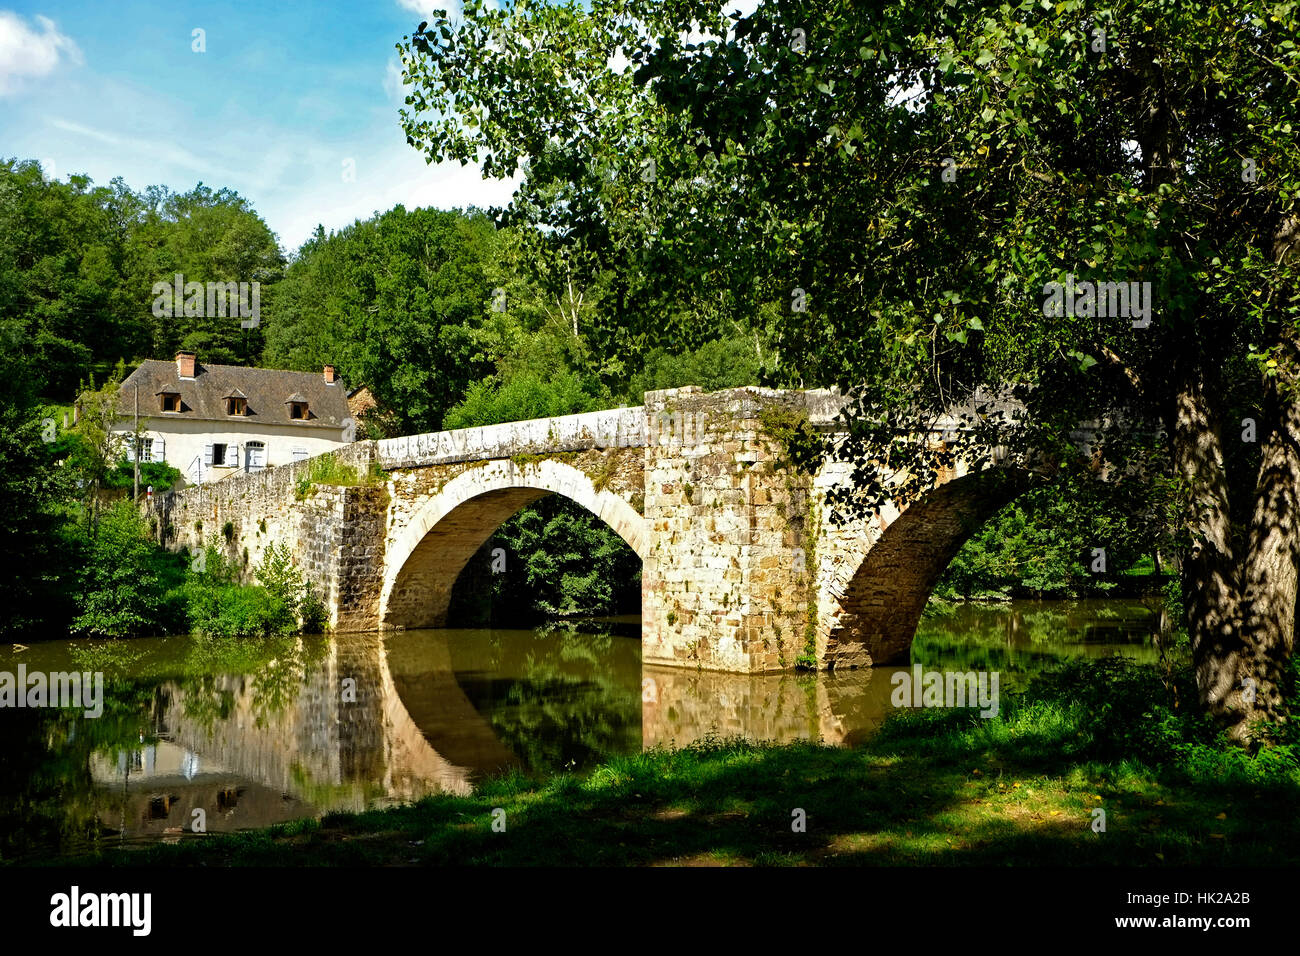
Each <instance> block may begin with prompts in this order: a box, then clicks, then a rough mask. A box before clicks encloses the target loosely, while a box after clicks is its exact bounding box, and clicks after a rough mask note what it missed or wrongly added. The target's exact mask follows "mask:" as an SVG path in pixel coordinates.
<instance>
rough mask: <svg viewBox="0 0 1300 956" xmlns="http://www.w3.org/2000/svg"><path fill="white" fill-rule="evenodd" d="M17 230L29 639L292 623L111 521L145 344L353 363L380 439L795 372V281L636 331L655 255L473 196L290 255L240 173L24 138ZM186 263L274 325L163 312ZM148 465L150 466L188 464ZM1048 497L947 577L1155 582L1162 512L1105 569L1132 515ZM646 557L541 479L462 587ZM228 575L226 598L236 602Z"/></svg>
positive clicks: (575, 575)
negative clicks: (117, 424) (494, 566)
mask: <svg viewBox="0 0 1300 956" xmlns="http://www.w3.org/2000/svg"><path fill="white" fill-rule="evenodd" d="M0 246H3V248H2V249H0V329H2V330H3V335H4V339H5V342H6V347H5V349H4V351H3V357H2V358H0V363H3V366H4V369H3V370H4V372H5V373H6V374H5V378H6V381H8V382H10V383H11V395H13V396H14V399H13V400H12V401H11V402H9V403H7V405H6V407H5V410H4V412H3V419H2V420H0V484H3V488H2V489H0V491H2V492H3V494H2V498H3V505H0V508H3V515H2V516H0V521H2V522H3V531H4V534H5V536H6V538H8V539H9V541H10V542H11V544H10V545H9V546H7V547H6V548H5V549H4V558H3V559H0V560H2V561H3V563H4V568H3V574H4V579H5V582H6V585H7V586H8V587H9V589H10V594H11V595H13V600H11V602H10V603H9V605H8V607H7V609H6V610H5V612H4V613H3V615H0V617H2V618H3V622H2V623H3V627H4V629H5V630H7V631H11V632H17V633H23V634H27V635H29V636H30V635H32V634H33V632H34V631H35V630H36V629H40V628H49V629H51V632H52V633H59V632H60V631H61V630H63V629H65V628H67V627H72V628H73V629H74V630H78V631H81V632H85V633H91V634H103V635H121V634H130V633H142V632H149V631H152V630H167V629H173V630H181V629H186V628H188V627H196V628H209V629H212V628H216V629H221V628H228V629H229V628H232V627H233V628H234V629H235V630H239V629H240V627H242V628H243V629H244V630H257V629H259V628H262V629H265V628H268V627H272V626H273V625H274V626H279V625H283V623H284V620H285V614H284V612H283V611H282V610H280V611H275V612H273V613H271V614H270V619H271V621H272V623H271V624H268V622H267V621H265V620H262V619H260V618H258V617H257V615H255V614H252V615H251V616H250V613H249V611H248V607H247V606H246V605H248V603H249V602H250V601H251V600H252V599H251V598H249V597H248V596H247V595H245V596H243V597H240V593H239V591H238V586H237V585H236V584H235V583H234V581H233V578H232V576H231V573H230V571H229V569H225V570H224V571H223V569H222V568H221V567H220V565H219V562H218V563H215V564H214V565H213V566H212V567H211V568H210V569H208V570H207V571H206V572H205V574H206V576H205V577H204V581H206V582H207V586H208V587H207V591H206V592H204V593H205V594H206V595H207V596H206V597H202V596H196V595H195V594H194V593H191V592H193V591H194V588H195V584H194V582H193V581H189V580H188V579H187V575H186V571H185V568H184V567H183V566H182V564H179V563H178V561H177V559H173V558H170V557H168V556H165V555H161V554H155V553H153V551H152V550H151V549H150V548H149V547H147V546H146V544H147V542H146V543H140V542H138V541H135V539H136V538H140V537H141V536H142V535H143V534H144V532H143V529H141V528H139V527H137V525H138V522H134V521H133V519H132V517H131V516H130V514H129V513H127V510H124V509H117V510H115V511H113V512H112V514H110V515H106V516H105V520H103V521H101V520H100V515H99V514H98V509H99V508H100V501H99V496H100V495H101V494H102V491H103V489H110V488H118V489H122V488H129V487H130V485H131V474H130V468H129V467H128V466H127V465H126V464H125V463H124V462H123V461H121V460H106V458H105V455H106V452H105V432H106V426H107V422H106V421H104V420H103V419H104V415H108V414H110V412H109V411H108V409H109V408H110V407H111V393H112V391H113V388H114V385H115V383H116V382H117V381H120V379H121V377H122V376H123V374H124V373H125V372H126V371H129V369H130V368H131V367H132V366H133V365H134V364H135V363H136V362H138V361H139V360H141V359H144V358H168V357H170V356H171V355H172V354H174V353H175V351H176V350H177V349H180V348H184V349H189V350H192V351H194V352H196V353H197V354H198V355H199V356H200V357H201V359H202V360H203V361H205V362H208V363H212V364H243V365H258V366H264V367H270V368H289V369H300V370H314V369H319V368H320V367H321V366H323V365H325V364H327V363H328V364H332V365H334V366H336V367H337V368H338V369H339V372H340V374H341V376H342V377H343V379H344V381H345V382H346V383H347V384H348V385H349V386H355V385H360V384H366V385H368V386H369V387H370V389H371V391H372V393H373V394H374V396H375V398H376V400H377V402H378V404H377V407H376V408H375V409H374V410H372V411H371V412H370V413H368V414H367V415H366V416H365V417H364V419H363V421H362V426H363V427H362V429H361V433H362V434H364V435H366V436H369V437H384V436H387V435H395V434H406V433H411V432H417V431H432V430H437V429H440V428H460V427H468V426H473V425H484V424H492V423H497V422H503V421H512V420H519V419H526V418H535V417H542V416H549V415H564V414H571V413H575V412H582V411H589V410H593V409H598V408H608V407H614V406H617V405H620V404H637V403H639V402H640V401H641V397H642V394H643V393H644V391H646V390H647V389H656V388H671V387H676V386H680V385H687V384H692V385H700V386H702V387H704V388H705V389H718V388H725V387H729V386H736V385H748V384H766V383H772V382H775V381H778V380H779V362H778V355H777V353H776V351H775V349H774V347H773V345H772V329H773V325H774V322H775V321H776V317H777V314H778V311H779V304H778V303H777V302H776V301H775V300H770V301H763V300H755V301H753V302H750V303H747V308H746V309H745V310H738V309H737V307H736V303H735V302H728V303H726V307H725V308H721V307H719V306H718V305H717V303H715V302H711V301H709V297H708V296H705V295H700V296H682V297H677V298H673V299H658V300H655V301H654V302H652V303H650V304H649V305H647V304H646V303H642V305H640V306H637V308H646V307H651V308H654V309H657V310H660V311H661V313H662V321H657V322H654V323H644V324H641V326H640V327H641V328H643V329H644V331H641V332H639V333H637V334H633V333H632V331H631V329H632V328H633V326H632V325H629V324H626V323H623V322H620V321H619V316H620V315H622V314H624V313H625V312H626V310H627V309H628V308H629V307H630V306H629V302H630V301H631V299H630V298H629V297H637V296H640V297H642V298H646V297H648V296H649V295H650V292H649V291H648V290H646V289H644V288H639V287H638V285H637V277H636V275H635V274H631V275H630V274H629V273H627V272H626V271H623V272H619V271H618V270H614V269H612V268H600V267H599V265H598V262H597V260H596V259H595V258H594V257H593V256H592V255H591V254H589V253H588V252H587V251H585V246H584V244H582V243H574V242H569V243H565V242H562V241H560V240H559V239H557V237H556V235H555V234H554V233H548V232H547V231H545V230H541V229H538V228H536V227H535V226H530V225H526V224H525V225H520V224H515V225H511V224H509V223H505V222H497V221H495V220H494V219H493V218H492V217H490V216H489V215H488V214H487V213H485V212H483V211H480V210H476V209H468V210H451V211H444V210H436V209H414V210H407V209H405V208H403V207H401V206H397V207H395V208H393V209H390V210H387V211H386V212H382V213H378V214H376V215H375V216H373V217H371V218H370V219H367V220H365V221H357V222H354V223H353V224H352V225H350V226H347V227H346V228H343V229H340V230H338V231H337V232H332V233H328V234H327V233H326V232H325V231H324V230H323V229H321V228H319V227H318V229H317V231H316V233H315V235H313V236H312V237H311V238H310V239H309V240H308V241H307V242H306V243H304V244H303V245H302V247H301V248H299V249H297V250H296V251H294V252H292V253H288V252H286V251H284V250H282V249H281V248H280V247H279V245H278V243H277V239H276V236H275V235H274V233H273V232H272V231H271V229H270V228H269V227H268V226H267V224H266V223H265V222H264V221H263V219H262V218H261V217H260V216H259V215H258V214H257V211H256V210H255V209H254V208H253V206H252V204H251V203H250V202H248V201H247V200H246V199H244V198H243V197H241V196H239V195H237V194H236V193H234V192H232V191H230V190H228V189H215V190H214V189H212V188H209V187H207V186H204V185H202V184H200V185H198V186H196V187H195V188H194V189H192V190H190V191H189V192H186V193H175V192H172V191H170V190H168V189H167V188H164V187H160V186H151V187H149V188H147V189H145V190H143V191H142V192H135V191H133V190H132V189H130V188H129V187H128V186H127V185H126V184H125V183H123V182H122V181H121V180H120V179H119V180H114V181H113V182H112V183H110V184H109V185H107V186H96V185H95V184H93V183H92V182H90V181H89V180H88V179H86V178H85V177H79V176H72V177H69V178H68V180H67V181H59V180H50V179H46V178H45V177H44V176H43V175H42V172H41V170H40V167H39V166H38V165H37V164H36V163H34V162H31V161H18V160H8V161H0ZM176 273H181V274H183V275H184V277H185V280H186V281H199V282H207V281H222V282H225V281H256V282H258V283H259V284H260V289H261V296H260V301H261V315H260V321H259V322H258V323H257V324H256V325H255V326H252V327H246V326H247V325H248V323H241V322H240V321H239V320H238V319H237V318H234V317H229V318H222V317H211V316H208V317H204V316H186V315H184V314H183V310H177V311H176V314H175V315H174V316H172V317H168V316H159V315H156V314H155V310H154V309H153V308H152V305H153V302H154V293H153V286H154V283H155V282H158V281H168V282H169V281H170V279H171V277H172V276H173V275H174V274H176ZM647 301H648V300H647ZM742 313H743V314H744V315H746V316H748V318H747V319H738V318H737V315H740V314H742ZM79 395H80V396H82V405H83V408H82V411H83V414H82V416H81V417H80V419H79V421H78V422H77V424H76V425H75V426H73V425H72V424H71V422H68V423H67V424H68V427H67V428H66V429H65V428H64V421H63V413H64V412H66V411H67V410H68V409H69V407H70V406H71V405H72V404H73V403H74V401H76V400H77V399H78V396H79ZM87 398H97V402H98V404H97V403H96V401H87ZM95 408H99V409H101V411H102V412H103V414H101V415H100V416H98V418H97V417H96V415H94V414H92V413H90V410H93V409H95ZM51 419H52V420H53V421H54V423H55V426H56V427H55V429H54V434H53V435H51V434H50V428H49V424H48V423H49V422H50V421H51ZM51 439H53V440H51ZM147 467H148V468H149V469H150V471H149V473H148V474H146V476H145V480H146V483H151V484H156V485H158V486H160V487H165V486H167V485H169V484H171V482H172V481H174V480H175V479H176V478H177V477H178V476H177V475H176V474H175V473H174V472H171V471H170V470H169V469H167V468H166V466H156V465H150V466H147ZM155 471H156V472H157V473H156V474H155V473H154V472H155ZM1039 504H1042V505H1044V507H1042V508H1039V507H1036V506H1035V504H1034V502H1030V501H1024V502H1022V503H1020V504H1014V505H1012V506H1011V507H1010V508H1009V509H1008V510H1007V511H1006V512H1004V513H1003V515H1002V516H1000V517H999V519H998V520H997V521H995V522H994V523H992V524H991V525H990V526H989V527H988V528H986V529H984V531H983V532H981V533H980V534H978V535H977V536H976V537H975V538H974V539H973V540H972V542H971V543H970V545H968V547H967V548H966V550H964V551H963V552H962V554H961V555H959V556H958V558H957V560H956V561H955V562H954V564H953V567H952V568H951V569H950V571H949V574H948V575H947V578H946V579H945V581H944V582H942V584H941V586H940V588H939V594H940V596H941V597H948V598H959V597H1007V596H1012V595H1049V596H1070V595H1077V594H1086V593H1098V592H1104V591H1107V590H1111V589H1114V588H1116V587H1129V588H1132V587H1134V586H1135V585H1133V584H1132V583H1131V582H1130V583H1127V584H1126V583H1125V581H1126V577H1125V575H1124V574H1123V573H1122V572H1125V571H1128V570H1138V571H1149V570H1151V569H1152V568H1153V557H1154V555H1155V547H1156V546H1155V544H1153V542H1155V541H1156V540H1157V538H1158V534H1153V533H1152V529H1151V528H1149V527H1146V526H1143V525H1141V524H1139V523H1135V522H1131V521H1125V520H1122V519H1118V518H1114V517H1108V518H1105V519H1104V523H1105V524H1106V525H1107V528H1106V544H1107V545H1108V546H1109V547H1110V548H1111V555H1112V559H1111V572H1112V573H1109V574H1107V575H1097V574H1095V573H1092V572H1091V571H1090V570H1089V566H1088V563H1087V555H1088V553H1089V549H1090V548H1092V547H1094V546H1095V545H1096V543H1097V539H1098V535H1097V527H1098V520H1102V519H1096V516H1097V515H1098V514H1102V513H1105V514H1109V515H1114V514H1116V513H1117V511H1116V510H1115V509H1113V508H1110V509H1107V507H1106V506H1105V504H1104V503H1099V502H1092V503H1090V504H1089V505H1088V506H1087V507H1083V508H1081V507H1079V506H1078V505H1077V502H1076V504H1075V505H1073V506H1071V505H1069V504H1066V503H1063V500H1062V499H1061V498H1060V496H1059V495H1057V496H1055V497H1053V498H1051V499H1050V500H1049V499H1046V498H1045V499H1044V500H1043V501H1042V502H1039ZM1094 519H1096V520H1094ZM127 541H131V542H133V544H132V546H131V547H125V546H124V542H127ZM496 548H503V549H504V550H505V552H506V553H507V554H508V555H510V556H512V557H511V560H509V561H508V562H507V565H506V571H505V573H500V574H497V573H492V571H491V570H490V555H491V553H492V551H493V550H494V549H496ZM69 555H71V556H72V557H73V559H72V560H68V559H67V558H68V556H69ZM276 573H277V574H279V575H280V577H283V576H284V573H285V572H284V570H283V569H280V570H279V571H277V572H276ZM639 573H640V572H639V567H638V564H637V562H636V559H635V555H633V554H632V553H631V551H630V550H629V549H627V547H626V546H625V545H624V544H623V542H622V541H621V540H620V539H619V538H618V537H617V536H616V535H615V534H614V533H613V532H612V531H610V530H609V529H608V528H606V527H605V526H604V525H603V524H601V523H600V522H599V521H598V520H597V519H596V518H595V517H594V516H592V515H590V514H588V513H587V512H585V511H583V510H582V509H580V508H578V507H577V506H575V505H572V504H571V503H569V502H566V501H559V500H549V501H543V502H541V503H539V504H537V505H535V506H532V507H530V508H527V509H525V510H524V511H522V512H521V513H520V514H518V515H516V516H515V517H513V518H512V519H510V520H509V521H508V522H507V523H506V524H505V525H503V526H502V527H501V528H500V529H499V530H498V531H497V533H496V534H495V535H494V536H493V538H492V539H490V540H489V541H488V542H487V544H486V545H485V546H484V549H483V551H482V552H480V554H479V555H478V556H477V557H476V558H475V559H474V560H473V561H471V563H470V566H469V568H467V570H466V573H465V574H464V575H463V576H462V581H461V583H460V586H459V587H458V594H457V598H456V603H455V605H454V607H455V609H456V613H457V616H458V620H459V622H461V623H466V624H471V623H494V624H522V623H530V622H534V621H537V620H541V619H545V618H549V617H556V616H574V615H582V614H608V613H618V612H633V613H634V612H636V611H637V610H638V608H639V603H638V600H639ZM223 575H224V577H223ZM300 585H301V582H300V583H299V586H300ZM286 587H287V585H286ZM187 588H188V591H187ZM214 589H215V590H216V591H222V590H223V589H224V593H227V597H228V599H227V602H226V604H224V605H223V604H221V603H220V602H217V603H216V604H214V603H213V601H214V599H213V598H212V597H211V592H213V591H214ZM507 595H508V596H509V599H507V597H506V596H507ZM299 598H301V599H302V600H308V598H307V597H306V596H305V595H299ZM299 598H294V599H293V600H290V601H289V602H288V603H289V604H290V605H291V606H293V607H297V606H298V604H297V603H295V602H296V601H298V600H299ZM241 602H242V603H241ZM232 620H238V621H243V622H244V623H243V624H232V623H231V621H232ZM275 622H278V624H276V623H275Z"/></svg>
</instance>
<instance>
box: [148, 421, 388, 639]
mask: <svg viewBox="0 0 1300 956" xmlns="http://www.w3.org/2000/svg"><path fill="white" fill-rule="evenodd" d="M332 454H334V456H335V458H336V459H337V460H338V461H339V462H340V463H342V464H346V465H350V466H352V467H353V468H355V469H356V470H357V472H358V474H359V475H363V474H365V473H366V471H367V470H368V469H369V468H370V464H371V462H372V461H374V460H375V443H374V442H356V443H354V444H352V445H349V446H346V447H344V448H342V449H340V450H339V451H337V452H334V453H332ZM317 462H318V460H317V459H312V458H309V459H306V460H304V461H300V462H294V463H293V464H291V465H280V466H278V467H276V468H269V469H267V470H266V471H262V472H256V473H253V474H241V475H237V476H234V477H231V478H227V479H224V480H222V481H218V482H213V483H212V484H206V485H197V486H195V487H192V488H186V489H184V490H183V491H181V492H177V493H172V494H167V495H159V496H156V497H155V499H154V502H153V504H152V506H151V508H150V516H151V517H152V518H153V519H154V521H155V524H156V529H157V534H158V541H159V543H161V544H162V545H164V546H165V547H167V548H169V549H170V550H173V551H179V550H182V549H185V550H188V551H189V553H190V554H195V555H196V554H198V553H200V552H201V551H203V550H204V549H205V548H206V547H207V545H208V544H215V545H216V546H217V547H218V548H219V549H220V550H221V552H222V553H223V554H224V555H225V556H226V558H227V559H229V560H230V561H231V562H232V563H233V565H234V567H235V568H236V569H237V570H238V572H239V576H240V580H241V581H243V582H244V583H253V581H254V572H255V571H256V569H257V567H258V565H259V564H261V562H262V558H263V556H264V555H265V553H266V550H267V548H268V547H269V546H270V545H271V544H273V543H277V544H283V545H285V546H287V547H288V548H289V550H290V552H291V553H292V554H293V556H294V560H295V561H296V562H297V564H298V566H299V567H301V568H302V569H303V572H304V574H305V576H306V577H307V579H308V580H309V581H310V582H312V584H313V585H314V586H315V587H316V589H317V593H318V594H320V595H321V596H322V597H323V599H324V600H325V603H326V606H327V607H328V608H329V609H330V611H331V616H330V623H331V626H333V627H336V628H338V629H340V630H367V629H370V628H373V627H374V626H376V622H377V602H378V594H379V592H378V581H379V580H380V579H381V578H382V575H383V543H384V536H383V525H384V515H385V512H386V510H387V494H386V490H385V489H384V488H383V487H364V486H355V487H342V486H335V485H324V484H313V485H311V486H310V487H309V488H308V489H307V493H306V495H305V496H304V497H303V498H301V499H300V498H299V497H298V491H299V484H300V482H301V481H302V480H303V479H304V478H307V477H308V475H309V474H310V472H311V469H312V467H313V463H317ZM227 525H229V531H230V533H229V535H227V533H226V529H227ZM370 591H373V595H370V594H369V592H370ZM340 599H343V600H344V601H345V602H346V603H347V606H346V607H345V608H344V611H343V613H340Z"/></svg>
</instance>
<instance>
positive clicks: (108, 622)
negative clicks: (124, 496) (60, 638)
mask: <svg viewBox="0 0 1300 956" xmlns="http://www.w3.org/2000/svg"><path fill="white" fill-rule="evenodd" d="M156 551H157V546H156V545H155V544H154V542H153V541H152V540H151V539H150V537H149V534H148V529H147V528H146V527H145V524H144V521H143V520H142V519H141V517H140V513H139V511H137V510H136V508H135V506H134V505H133V504H131V502H129V501H121V502H118V503H117V504H115V505H113V506H112V507H111V508H107V509H105V511H104V513H103V516H102V518H101V519H100V521H99V524H98V528H97V530H96V533H95V535H94V536H93V537H92V538H91V539H90V543H89V547H88V548H87V552H86V560H85V566H84V568H83V569H82V574H81V590H80V593H79V595H78V598H77V608H78V614H77V616H76V618H75V619H74V620H73V622H72V628H73V630H74V631H77V632H79V633H83V634H88V635H91V636H93V637H128V636H132V635H136V634H147V633H151V632H157V631H159V630H161V629H162V625H161V623H160V619H161V617H162V610H163V594H164V581H163V579H162V577H161V576H160V574H159V571H158V564H157V558H156Z"/></svg>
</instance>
